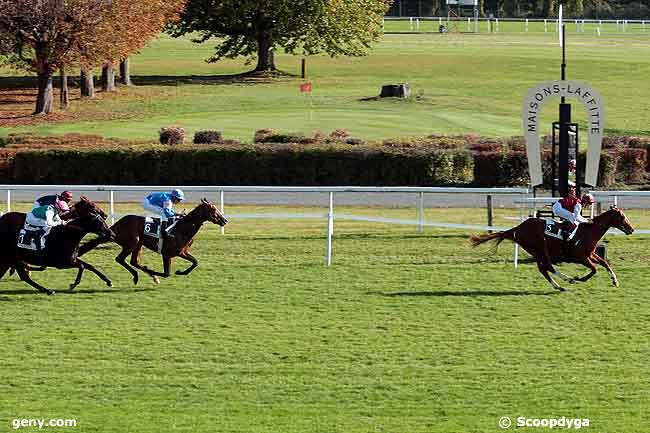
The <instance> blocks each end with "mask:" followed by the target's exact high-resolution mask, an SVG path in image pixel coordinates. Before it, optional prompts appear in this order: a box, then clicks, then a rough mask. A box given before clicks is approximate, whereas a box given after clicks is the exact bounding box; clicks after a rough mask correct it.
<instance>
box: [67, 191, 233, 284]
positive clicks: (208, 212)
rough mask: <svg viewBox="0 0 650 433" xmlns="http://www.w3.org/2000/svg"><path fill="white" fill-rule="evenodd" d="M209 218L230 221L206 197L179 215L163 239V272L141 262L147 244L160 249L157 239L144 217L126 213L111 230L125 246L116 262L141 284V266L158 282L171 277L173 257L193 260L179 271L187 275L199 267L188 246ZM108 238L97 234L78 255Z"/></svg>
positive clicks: (179, 273) (116, 238)
mask: <svg viewBox="0 0 650 433" xmlns="http://www.w3.org/2000/svg"><path fill="white" fill-rule="evenodd" d="M206 221H210V222H212V223H214V224H218V225H220V226H222V227H223V226H225V225H226V223H227V222H228V220H227V219H226V217H224V216H223V215H222V214H221V212H219V209H217V207H216V206H215V205H213V204H211V203H210V202H209V201H208V200H206V199H205V198H203V199H201V204H199V205H198V206H197V207H195V208H194V209H192V211H191V212H190V213H188V214H187V215H186V216H184V217H182V218H180V219H179V220H178V222H177V223H176V226H175V227H174V236H173V237H166V238H165V239H164V242H163V245H162V250H161V251H160V253H161V255H162V259H163V272H156V271H154V270H152V269H149V268H147V267H146V266H142V265H140V254H141V252H142V247H143V246H144V247H147V248H148V249H150V250H152V251H158V239H156V238H153V237H151V236H146V235H145V234H144V230H145V217H143V216H139V215H126V216H124V217H122V218H121V219H120V220H119V221H117V222H116V223H115V224H114V225H113V226H111V230H112V231H113V232H114V233H115V240H114V241H115V242H116V243H117V244H119V245H120V246H121V247H122V251H121V252H120V254H118V255H117V257H115V261H116V262H118V263H119V264H120V265H122V266H124V267H125V268H126V269H127V270H128V271H129V272H130V273H131V275H133V283H134V284H138V273H137V272H136V270H135V269H133V268H132V267H131V266H133V267H134V268H136V269H140V270H141V271H143V272H145V273H146V274H147V275H149V276H150V277H152V278H153V280H154V282H156V283H158V282H159V280H158V277H169V276H170V274H171V263H172V258H174V257H180V258H182V259H185V260H187V261H189V262H190V263H192V265H191V266H190V267H189V268H187V269H185V270H184V271H176V275H187V274H189V273H190V272H192V271H193V270H194V268H196V266H197V265H198V263H199V262H198V261H197V260H196V258H195V257H194V256H192V255H191V254H190V253H189V248H190V247H191V246H192V243H193V242H194V236H196V233H197V232H198V231H199V229H200V228H201V226H202V225H203V223H204V222H206ZM109 241H111V239H109V238H108V237H98V238H97V239H93V240H91V241H88V242H86V243H85V244H84V245H82V246H81V247H80V248H79V256H81V255H83V254H86V253H87V252H88V251H90V250H92V249H94V248H95V247H97V246H98V245H100V244H103V243H105V242H109ZM129 254H130V255H131V262H130V263H131V266H129V265H128V264H127V263H126V257H127V256H128V255H129Z"/></svg>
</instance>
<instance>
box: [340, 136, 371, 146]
mask: <svg viewBox="0 0 650 433" xmlns="http://www.w3.org/2000/svg"><path fill="white" fill-rule="evenodd" d="M345 143H346V144H351V145H353V146H360V145H362V144H366V142H365V141H363V140H362V139H360V138H352V137H350V138H347V139H346V140H345Z"/></svg>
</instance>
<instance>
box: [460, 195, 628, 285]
mask: <svg viewBox="0 0 650 433" xmlns="http://www.w3.org/2000/svg"><path fill="white" fill-rule="evenodd" d="M545 227H546V222H545V220H543V219H540V218H529V219H527V220H526V221H524V222H522V223H521V224H519V225H518V226H517V227H514V228H511V229H510V230H506V231H502V232H498V233H488V234H484V235H476V236H472V237H471V238H470V241H471V242H472V245H473V246H477V245H479V244H482V243H483V242H487V241H490V240H493V239H495V240H496V242H497V246H498V245H499V244H500V243H501V242H502V241H503V240H504V239H508V240H511V241H513V242H516V243H517V244H519V245H520V246H521V247H522V248H523V249H524V250H526V251H527V252H528V253H529V254H530V255H531V256H533V258H534V259H535V261H537V267H538V268H539V271H540V272H541V273H542V275H544V277H545V278H546V279H547V280H548V282H549V283H551V285H552V286H553V288H555V289H557V290H560V291H564V290H565V289H564V288H563V287H561V286H560V285H559V284H557V283H556V282H555V281H554V280H553V278H552V277H551V275H550V274H554V275H555V276H557V277H560V278H561V279H563V280H564V281H568V282H569V283H575V282H576V281H583V282H584V281H587V280H588V279H589V278H591V277H593V276H594V275H595V274H596V265H597V264H598V265H601V266H603V267H604V268H605V269H607V272H609V275H610V276H611V278H612V283H613V284H614V286H616V287H618V279H617V278H616V274H615V273H614V271H613V270H612V268H611V267H610V266H609V263H608V262H607V260H605V259H603V258H602V257H600V256H598V255H597V254H596V252H595V251H596V246H597V245H598V241H599V240H600V239H601V238H602V237H603V236H604V235H605V233H607V230H609V229H610V228H612V227H613V228H616V229H619V230H620V231H622V232H623V233H625V234H626V235H630V234H632V232H634V228H633V227H632V224H630V221H628V219H627V217H626V216H625V214H624V213H623V211H622V210H621V209H618V208H617V207H615V206H612V207H611V208H610V209H609V210H608V211H607V212H604V213H602V214H600V215H598V216H597V217H595V218H594V219H593V223H591V224H590V223H582V224H580V225H579V226H578V231H577V232H576V234H575V235H574V237H573V242H572V243H571V244H570V245H569V247H568V249H567V250H566V251H564V250H563V245H562V244H563V241H562V240H560V239H557V238H550V237H547V236H545V235H544V229H545ZM561 262H572V263H580V264H582V265H584V266H586V267H588V268H589V273H588V274H587V275H585V276H582V277H570V276H568V275H566V274H563V273H562V272H559V271H556V270H555V268H554V267H553V264H554V263H556V264H557V263H561Z"/></svg>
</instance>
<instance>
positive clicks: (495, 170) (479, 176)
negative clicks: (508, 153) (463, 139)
mask: <svg viewBox="0 0 650 433" xmlns="http://www.w3.org/2000/svg"><path fill="white" fill-rule="evenodd" d="M504 159H505V156H504V154H503V153H501V152H475V153H474V183H475V184H476V185H477V186H481V187H493V186H498V185H500V184H501V181H502V172H503V164H504Z"/></svg>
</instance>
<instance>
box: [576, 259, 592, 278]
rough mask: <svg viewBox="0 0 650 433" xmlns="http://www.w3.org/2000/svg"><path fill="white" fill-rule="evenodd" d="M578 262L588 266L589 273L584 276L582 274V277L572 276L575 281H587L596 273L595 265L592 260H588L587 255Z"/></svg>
mask: <svg viewBox="0 0 650 433" xmlns="http://www.w3.org/2000/svg"><path fill="white" fill-rule="evenodd" d="M580 263H581V264H583V265H585V266H586V267H588V268H589V273H588V274H587V275H585V276H582V277H574V278H573V279H574V280H575V281H582V282H583V283H584V282H585V281H587V280H588V279H590V278H591V277H593V276H594V275H596V266H595V265H594V264H593V262H592V261H591V260H590V258H589V257H586V258H585V259H584V260H583V261H582V262H580Z"/></svg>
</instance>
